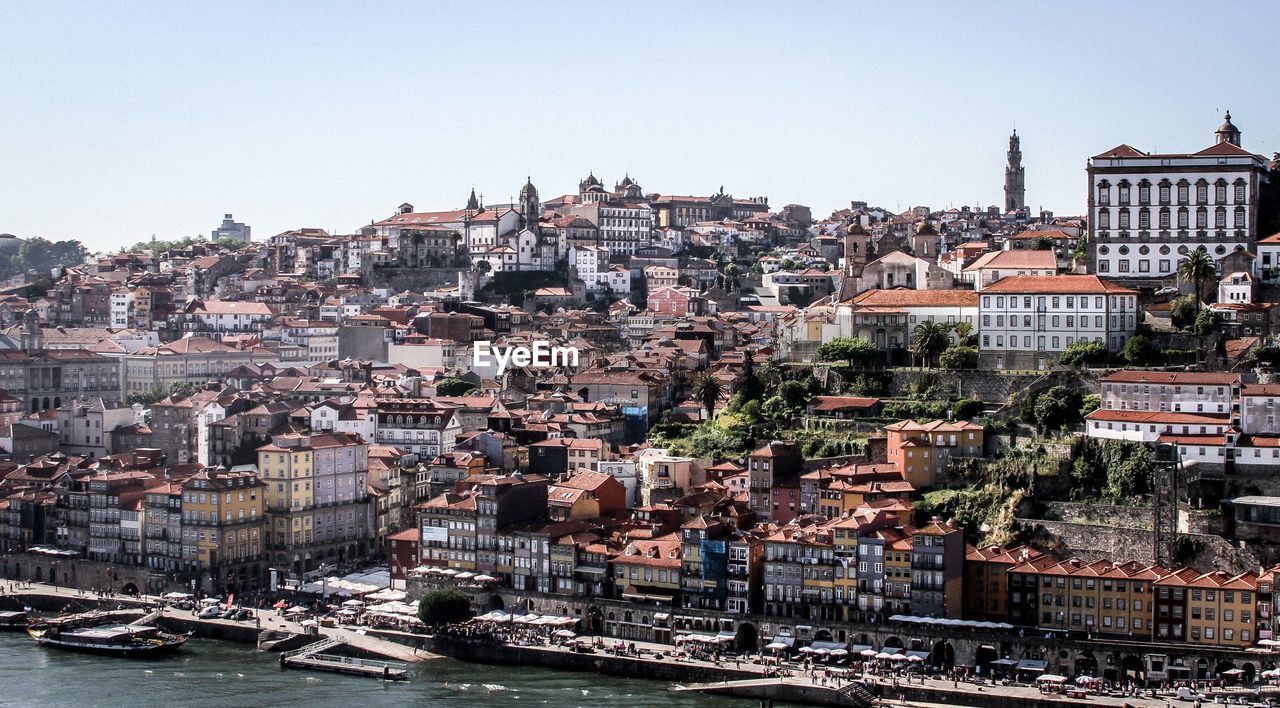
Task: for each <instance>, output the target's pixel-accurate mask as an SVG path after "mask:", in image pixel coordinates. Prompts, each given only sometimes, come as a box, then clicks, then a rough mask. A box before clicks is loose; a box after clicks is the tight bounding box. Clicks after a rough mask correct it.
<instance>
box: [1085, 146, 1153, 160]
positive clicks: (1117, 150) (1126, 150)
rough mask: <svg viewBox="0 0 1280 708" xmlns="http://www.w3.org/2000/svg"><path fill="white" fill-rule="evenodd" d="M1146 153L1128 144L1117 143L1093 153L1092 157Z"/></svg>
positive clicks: (1132, 155)
mask: <svg viewBox="0 0 1280 708" xmlns="http://www.w3.org/2000/svg"><path fill="white" fill-rule="evenodd" d="M1146 156H1147V154H1146V153H1145V152H1142V151H1141V150H1138V149H1137V148H1134V147H1132V146H1130V145H1117V146H1116V147H1113V148H1111V149H1110V150H1108V151H1106V152H1104V153H1099V154H1097V155H1094V156H1093V157H1094V159H1097V158H1100V157H1146Z"/></svg>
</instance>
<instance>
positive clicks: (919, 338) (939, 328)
mask: <svg viewBox="0 0 1280 708" xmlns="http://www.w3.org/2000/svg"><path fill="white" fill-rule="evenodd" d="M950 339H951V331H950V328H948V327H947V326H946V325H944V324H939V323H937V322H934V321H933V320H925V321H924V322H921V323H920V324H918V325H916V328H915V330H914V331H913V332H912V334H911V354H912V355H913V356H918V357H920V360H921V361H922V362H923V363H924V364H925V365H926V366H928V365H932V364H933V362H934V360H935V359H936V358H937V356H938V355H939V354H941V353H942V351H943V350H944V349H946V348H947V345H948V344H950Z"/></svg>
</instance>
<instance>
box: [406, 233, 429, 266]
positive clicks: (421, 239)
mask: <svg viewBox="0 0 1280 708" xmlns="http://www.w3.org/2000/svg"><path fill="white" fill-rule="evenodd" d="M426 240H427V235H426V234H425V233H423V232H422V231H418V230H414V231H413V232H411V233H410V235H409V243H410V244H411V245H412V246H413V266H414V267H415V268H421V267H422V244H423V243H425V242H426Z"/></svg>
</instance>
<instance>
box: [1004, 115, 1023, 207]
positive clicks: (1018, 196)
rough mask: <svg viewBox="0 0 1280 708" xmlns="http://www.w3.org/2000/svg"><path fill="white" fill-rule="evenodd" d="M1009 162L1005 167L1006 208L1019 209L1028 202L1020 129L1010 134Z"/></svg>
mask: <svg viewBox="0 0 1280 708" xmlns="http://www.w3.org/2000/svg"><path fill="white" fill-rule="evenodd" d="M1008 157H1009V164H1007V165H1005V168H1004V210H1005V212H1006V213H1007V212H1011V211H1018V210H1019V209H1022V208H1023V207H1024V206H1026V204H1027V185H1026V175H1025V170H1024V169H1023V167H1022V140H1021V139H1020V138H1018V131H1016V130H1015V131H1013V135H1010V136H1009V152H1008Z"/></svg>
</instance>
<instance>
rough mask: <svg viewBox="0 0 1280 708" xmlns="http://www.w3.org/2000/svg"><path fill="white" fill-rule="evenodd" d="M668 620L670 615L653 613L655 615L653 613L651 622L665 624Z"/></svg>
mask: <svg viewBox="0 0 1280 708" xmlns="http://www.w3.org/2000/svg"><path fill="white" fill-rule="evenodd" d="M669 619H671V615H669V614H667V613H666V612H655V613H653V621H654V622H666V621H667V620H669Z"/></svg>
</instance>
